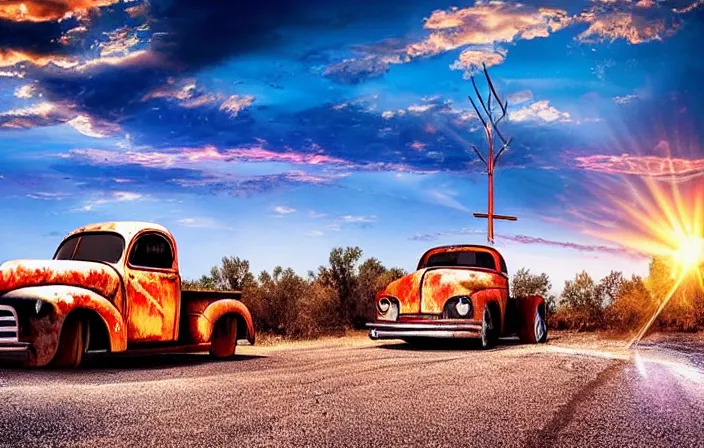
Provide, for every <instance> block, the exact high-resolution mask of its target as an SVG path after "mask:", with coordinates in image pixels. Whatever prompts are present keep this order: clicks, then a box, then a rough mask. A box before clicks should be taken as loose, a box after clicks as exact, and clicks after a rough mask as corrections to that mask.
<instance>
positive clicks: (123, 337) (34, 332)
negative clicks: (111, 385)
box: [0, 285, 127, 367]
mask: <svg viewBox="0 0 704 448" xmlns="http://www.w3.org/2000/svg"><path fill="white" fill-rule="evenodd" d="M36 300H41V301H42V302H44V305H43V306H47V307H51V309H50V310H43V311H42V313H41V315H40V316H35V315H32V314H30V315H28V316H26V317H27V318H28V321H29V325H28V326H27V330H28V331H26V332H23V333H22V334H21V336H20V338H19V339H20V341H21V342H29V343H30V344H32V348H33V350H32V351H31V353H30V358H29V361H28V365H30V366H37V367H41V366H44V365H46V364H48V363H49V362H51V360H52V358H53V357H54V354H55V353H56V348H57V347H58V343H59V336H60V334H61V328H62V325H63V322H64V320H65V319H66V316H68V315H69V313H71V312H72V311H76V310H86V311H94V312H95V313H96V314H97V315H98V316H99V317H100V318H101V319H102V321H103V323H104V324H105V328H106V329H107V331H108V337H109V344H110V347H109V348H110V350H111V351H112V352H121V351H124V350H126V349H127V332H126V328H125V325H124V322H123V319H122V316H121V315H120V312H119V311H118V309H117V308H116V307H115V306H114V305H113V304H112V303H111V302H109V301H108V300H107V299H105V298H104V297H101V296H100V295H98V294H96V293H95V292H92V291H88V290H86V289H83V288H80V287H75V286H64V285H49V286H30V287H26V288H20V289H16V290H13V291H11V292H9V293H7V294H5V295H3V296H2V298H1V299H0V303H3V302H4V303H8V302H9V303H17V302H19V301H24V302H29V303H27V304H26V306H27V307H29V308H33V307H34V303H35V301H36Z"/></svg>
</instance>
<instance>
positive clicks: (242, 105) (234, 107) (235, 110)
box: [220, 95, 254, 118]
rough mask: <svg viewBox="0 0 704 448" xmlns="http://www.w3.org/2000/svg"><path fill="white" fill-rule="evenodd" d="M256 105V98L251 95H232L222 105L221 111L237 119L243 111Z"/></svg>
mask: <svg viewBox="0 0 704 448" xmlns="http://www.w3.org/2000/svg"><path fill="white" fill-rule="evenodd" d="M252 104H254V97H253V96H249V95H244V96H240V95H232V96H231V97H229V98H228V99H226V100H225V101H223V103H222V104H221V105H220V110H221V111H223V112H226V113H227V114H229V115H230V116H231V117H233V118H234V117H236V116H237V114H239V113H240V112H241V111H242V110H244V109H246V108H248V107H250V106H251V105H252Z"/></svg>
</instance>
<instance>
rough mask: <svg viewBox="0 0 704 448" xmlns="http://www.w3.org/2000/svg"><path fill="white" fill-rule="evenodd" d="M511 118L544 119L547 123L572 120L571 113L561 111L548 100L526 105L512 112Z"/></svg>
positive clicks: (524, 119)
mask: <svg viewBox="0 0 704 448" xmlns="http://www.w3.org/2000/svg"><path fill="white" fill-rule="evenodd" d="M509 119H510V120H512V121H516V122H525V121H543V122H547V123H552V122H556V121H558V122H569V121H572V120H571V118H570V114H569V113H567V112H560V111H559V110H557V109H556V108H555V107H553V106H551V105H550V102H549V101H547V100H542V101H536V102H535V103H533V104H531V105H530V106H524V107H522V108H520V109H518V110H517V111H515V112H511V113H510V114H509Z"/></svg>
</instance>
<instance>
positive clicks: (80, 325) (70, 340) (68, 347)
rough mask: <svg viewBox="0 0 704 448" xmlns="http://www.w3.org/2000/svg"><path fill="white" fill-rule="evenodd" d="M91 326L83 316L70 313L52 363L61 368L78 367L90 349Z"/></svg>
mask: <svg viewBox="0 0 704 448" xmlns="http://www.w3.org/2000/svg"><path fill="white" fill-rule="evenodd" d="M89 338H90V328H89V325H88V322H87V321H86V320H85V319H83V318H82V317H81V316H75V315H73V316H72V315H69V316H68V317H67V318H66V320H65V321H64V324H63V327H62V328H61V336H60V338H59V347H58V348H57V350H56V355H54V359H53V360H52V362H51V365H52V366H54V367H59V368H76V367H78V366H79V365H80V364H81V361H82V360H83V354H84V353H85V352H86V350H87V349H88V344H89Z"/></svg>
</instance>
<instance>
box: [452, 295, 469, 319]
mask: <svg viewBox="0 0 704 448" xmlns="http://www.w3.org/2000/svg"><path fill="white" fill-rule="evenodd" d="M471 308H472V306H471V303H470V302H469V299H468V298H467V297H460V299H459V300H458V301H457V303H456V304H455V310H457V314H459V315H460V316H462V317H464V316H466V315H467V314H469V310H470V309H471Z"/></svg>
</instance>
